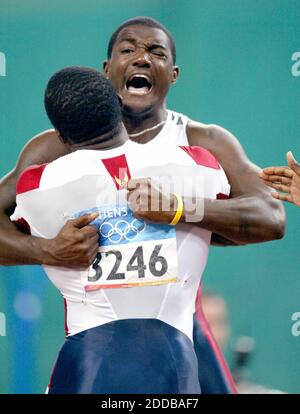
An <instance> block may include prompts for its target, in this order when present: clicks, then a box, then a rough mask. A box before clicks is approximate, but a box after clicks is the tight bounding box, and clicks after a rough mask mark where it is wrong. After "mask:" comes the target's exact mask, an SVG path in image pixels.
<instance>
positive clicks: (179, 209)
mask: <svg viewBox="0 0 300 414" xmlns="http://www.w3.org/2000/svg"><path fill="white" fill-rule="evenodd" d="M173 194H174V196H175V197H176V200H177V204H178V206H177V211H176V213H175V216H174V217H173V220H172V221H171V223H170V225H171V226H176V224H177V223H178V222H179V220H180V218H181V216H182V213H183V200H182V197H181V196H180V195H179V194H176V193H173Z"/></svg>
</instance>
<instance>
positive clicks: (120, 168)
mask: <svg viewBox="0 0 300 414" xmlns="http://www.w3.org/2000/svg"><path fill="white" fill-rule="evenodd" d="M102 162H103V164H104V167H105V168H106V169H107V171H108V173H109V175H110V176H111V178H112V179H113V181H114V183H115V185H116V187H117V190H121V189H122V188H125V187H127V183H128V181H129V180H130V179H131V175H130V171H129V167H128V164H127V160H126V156H125V154H122V155H119V156H118V157H112V158H106V159H103V160H102Z"/></svg>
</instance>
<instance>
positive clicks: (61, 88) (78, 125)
mask: <svg viewBox="0 0 300 414" xmlns="http://www.w3.org/2000/svg"><path fill="white" fill-rule="evenodd" d="M45 108H46V111H47V115H48V117H49V119H50V121H51V123H52V124H53V126H54V127H55V128H56V129H57V130H58V132H59V133H60V135H61V137H62V138H63V139H64V140H65V141H67V142H69V143H81V142H84V141H87V140H89V139H91V138H95V137H98V136H101V135H103V134H107V133H109V132H110V131H111V132H112V136H113V135H114V134H115V133H116V131H117V130H118V126H119V124H120V122H121V106H120V103H119V100H118V96H117V94H116V92H115V90H114V88H113V86H112V85H111V83H110V81H109V80H107V79H106V78H105V77H104V76H103V75H102V73H100V72H98V71H97V70H95V69H91V68H86V67H77V66H73V67H68V68H65V69H62V70H60V71H58V72H56V73H55V74H54V75H53V76H52V77H51V78H50V80H49V82H48V85H47V87H46V91H45Z"/></svg>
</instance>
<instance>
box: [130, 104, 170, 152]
mask: <svg viewBox="0 0 300 414" xmlns="http://www.w3.org/2000/svg"><path fill="white" fill-rule="evenodd" d="M166 119H167V110H166V107H165V105H163V106H161V107H160V108H159V109H155V110H149V111H147V110H145V111H144V112H139V113H137V112H134V111H132V110H130V109H129V108H126V107H124V108H123V122H124V125H125V127H126V129H127V132H128V134H129V137H130V139H131V140H132V141H135V142H138V143H140V144H146V143H147V142H149V141H151V140H152V139H154V138H155V137H156V136H157V135H158V133H159V132H160V131H161V130H162V128H163V127H164V121H166ZM131 135H132V136H131Z"/></svg>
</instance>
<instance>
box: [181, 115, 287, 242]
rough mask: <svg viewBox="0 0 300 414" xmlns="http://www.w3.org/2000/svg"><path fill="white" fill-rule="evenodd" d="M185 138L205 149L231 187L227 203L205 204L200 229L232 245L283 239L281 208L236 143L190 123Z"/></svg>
mask: <svg viewBox="0 0 300 414" xmlns="http://www.w3.org/2000/svg"><path fill="white" fill-rule="evenodd" d="M187 135H188V139H189V144H190V145H198V146H202V147H204V148H206V149H207V150H209V151H210V152H211V153H212V154H213V155H214V156H215V157H216V158H217V159H218V160H219V162H220V164H221V165H222V167H223V169H224V171H225V173H226V175H227V178H228V181H229V182H230V185H231V194H230V199H229V200H206V201H205V207H204V218H203V220H202V221H201V222H200V223H199V226H201V227H202V228H205V229H207V230H210V231H212V232H213V233H216V235H219V236H221V238H219V241H221V242H222V238H223V239H224V240H226V239H227V240H228V242H227V244H232V245H234V244H247V243H259V242H265V241H269V240H274V239H279V238H281V237H283V235H284V230H285V214H284V209H283V206H282V204H281V203H280V202H278V201H277V200H274V199H273V198H272V197H270V191H269V189H268V188H267V187H266V186H264V185H263V184H262V183H261V181H260V179H259V175H258V173H259V171H260V169H259V168H258V167H257V166H256V165H254V164H253V163H252V162H251V161H250V160H249V159H248V158H247V156H246V154H245V152H244V150H243V148H242V147H241V145H240V143H239V142H238V140H237V139H236V138H235V137H234V136H233V135H232V134H230V133H229V132H228V131H226V130H224V129H223V128H220V127H218V126H215V125H212V126H207V127H206V126H203V125H201V124H198V123H196V122H190V123H189V125H188V127H187ZM215 237H216V239H217V238H218V237H217V236H215ZM222 244H224V243H222Z"/></svg>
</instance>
